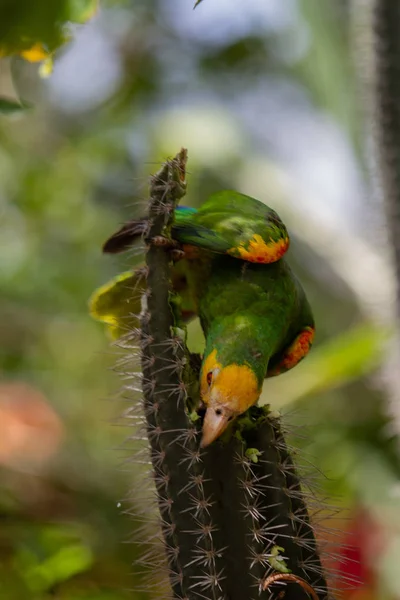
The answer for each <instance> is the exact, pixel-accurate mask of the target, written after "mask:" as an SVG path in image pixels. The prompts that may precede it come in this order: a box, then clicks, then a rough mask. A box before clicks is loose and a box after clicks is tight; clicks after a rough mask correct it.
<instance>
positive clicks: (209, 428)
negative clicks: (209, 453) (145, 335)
mask: <svg viewBox="0 0 400 600" xmlns="http://www.w3.org/2000/svg"><path fill="white" fill-rule="evenodd" d="M233 417H234V413H233V412H232V411H231V410H229V409H227V408H225V407H217V408H215V407H213V406H209V407H208V408H207V410H206V414H205V416H204V422H203V436H202V438H201V442H200V447H201V448H205V447H206V446H209V445H210V444H211V443H212V442H214V440H216V439H217V438H219V436H220V435H221V433H223V432H224V431H225V429H226V428H227V427H228V425H229V423H230V422H231V421H232V419H233Z"/></svg>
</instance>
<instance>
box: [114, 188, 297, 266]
mask: <svg viewBox="0 0 400 600" xmlns="http://www.w3.org/2000/svg"><path fill="white" fill-rule="evenodd" d="M147 231H148V221H147V219H138V220H136V221H130V222H128V223H125V224H124V225H123V226H122V227H121V228H120V229H119V230H118V231H117V232H116V233H114V234H113V235H112V236H111V237H110V238H109V239H108V240H107V241H106V242H105V244H104V246H103V251H104V252H106V253H117V252H122V251H124V250H126V249H127V248H129V247H130V246H132V245H134V244H135V243H136V242H137V241H138V240H139V239H140V238H141V237H142V236H145V235H146V233H147ZM172 237H173V238H174V239H175V240H176V241H178V242H180V243H181V244H183V245H184V246H185V245H186V246H196V247H198V248H204V249H205V250H210V251H211V252H217V253H221V254H229V255H230V256H235V257H236V258H241V259H243V260H247V261H250V262H255V263H271V262H276V261H277V260H279V259H280V258H282V256H283V255H284V254H285V252H286V250H287V249H288V247H289V235H288V232H287V230H286V227H285V225H284V224H283V223H282V221H281V220H280V218H279V216H278V215H277V214H276V212H275V211H274V210H272V209H271V208H269V206H267V205H266V204H264V203H263V202H260V201H259V200H256V199H255V198H251V197H250V196H245V195H244V194H239V193H238V192H234V191H230V190H226V191H222V192H218V193H216V194H214V195H212V196H211V197H210V198H209V199H208V200H207V201H206V202H205V203H204V204H203V205H202V206H201V207H200V209H199V210H196V209H194V208H190V207H187V206H178V207H177V209H176V211H175V222H174V225H173V227H172Z"/></svg>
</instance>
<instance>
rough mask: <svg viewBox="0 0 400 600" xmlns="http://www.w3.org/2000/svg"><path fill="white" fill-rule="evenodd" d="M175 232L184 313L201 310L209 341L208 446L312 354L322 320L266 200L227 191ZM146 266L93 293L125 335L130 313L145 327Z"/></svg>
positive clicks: (123, 239) (93, 305) (186, 215)
mask: <svg viewBox="0 0 400 600" xmlns="http://www.w3.org/2000/svg"><path fill="white" fill-rule="evenodd" d="M147 229H148V222H147V221H146V219H142V220H137V221H132V222H130V223H127V224H126V225H124V226H123V227H122V228H121V229H120V230H119V231H117V232H116V233H115V234H114V235H112V236H111V237H110V238H109V239H108V240H107V242H106V243H105V245H104V247H103V250H104V252H108V253H116V252H121V251H123V250H125V249H126V248H128V247H129V246H131V245H132V244H133V243H135V241H137V239H138V238H139V237H140V236H141V235H143V234H145V233H146V231H147ZM172 239H173V240H175V241H176V242H178V243H179V245H180V247H181V248H182V250H183V258H181V259H180V260H179V261H177V262H175V263H174V264H173V267H172V284H173V287H174V290H175V291H176V292H177V293H178V294H179V296H180V297H181V309H182V317H183V319H184V320H188V319H190V318H191V317H194V316H198V317H199V318H200V322H201V326H202V329H203V332H204V336H205V340H206V346H205V350H204V355H203V360H202V367H201V372H200V391H201V397H202V400H203V402H204V404H205V405H206V414H205V417H204V422H203V437H202V442H201V443H202V445H203V446H207V445H208V444H210V443H211V442H213V441H214V440H215V439H216V438H218V437H219V436H220V435H221V433H222V432H223V431H224V430H225V429H226V428H227V426H228V424H229V423H230V422H231V421H232V420H233V419H234V418H236V417H237V416H238V415H240V414H242V413H244V412H245V411H246V410H247V409H248V408H250V407H251V406H252V405H253V404H255V403H256V402H257V400H258V399H259V396H260V393H261V390H262V385H263V382H264V379H265V378H266V377H271V376H273V375H278V374H279V373H283V372H285V371H287V370H289V369H291V368H292V367H294V366H295V365H296V364H297V363H298V362H299V361H300V360H301V359H302V358H304V356H305V355H306V354H307V353H308V351H309V349H310V347H311V344H312V342H313V338H314V319H313V316H312V312H311V308H310V305H309V303H308V301H307V298H306V296H305V293H304V291H303V288H302V286H301V285H300V283H299V281H298V280H297V279H296V277H295V275H294V274H293V272H292V270H291V269H290V267H289V266H288V264H287V262H286V260H285V259H284V258H283V255H284V254H285V252H286V250H287V249H288V247H289V236H288V233H287V230H286V227H285V226H284V224H283V223H282V221H281V220H280V218H279V216H278V215H277V214H276V212H274V211H273V210H272V209H271V208H269V207H268V206H266V205H265V204H264V203H262V202H260V201H258V200H256V199H254V198H251V197H249V196H245V195H243V194H240V193H238V192H235V191H222V192H218V193H216V194H214V195H212V196H211V197H210V198H209V199H208V200H207V201H206V202H205V203H204V204H203V205H202V206H201V207H200V208H199V209H198V210H196V209H194V208H189V207H184V206H178V207H177V209H176V212H175V221H174V224H173V227H172ZM140 273H141V272H140V271H139V272H138V273H131V272H129V273H124V274H122V275H120V276H118V277H117V278H116V279H114V280H113V281H111V282H110V283H109V284H106V285H105V286H103V287H102V288H100V289H99V290H97V291H96V292H95V293H94V295H93V296H92V298H91V300H90V309H91V313H92V315H93V316H94V317H95V318H97V319H100V320H102V321H105V322H106V323H108V324H109V325H110V326H111V327H112V328H113V330H114V334H115V336H118V335H119V334H121V333H123V330H124V319H125V320H126V319H128V321H126V324H127V326H129V327H132V325H135V324H133V323H132V320H133V319H134V317H133V316H132V315H134V314H138V313H139V312H140V307H139V300H138V299H136V300H133V298H134V296H133V294H132V288H134V287H137V286H141V287H142V286H143V285H145V282H144V280H142V278H141V276H140ZM135 303H136V305H134V304H135ZM129 315H131V316H129ZM129 319H130V321H129ZM136 325H137V323H136Z"/></svg>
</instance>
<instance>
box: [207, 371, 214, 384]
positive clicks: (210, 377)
mask: <svg viewBox="0 0 400 600" xmlns="http://www.w3.org/2000/svg"><path fill="white" fill-rule="evenodd" d="M212 378H213V374H212V371H209V372H208V373H207V385H211V383H212Z"/></svg>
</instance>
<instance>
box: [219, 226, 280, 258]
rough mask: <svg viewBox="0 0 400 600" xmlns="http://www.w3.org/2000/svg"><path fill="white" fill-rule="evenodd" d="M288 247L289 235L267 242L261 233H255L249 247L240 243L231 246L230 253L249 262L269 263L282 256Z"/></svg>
mask: <svg viewBox="0 0 400 600" xmlns="http://www.w3.org/2000/svg"><path fill="white" fill-rule="evenodd" d="M288 247H289V238H288V237H286V238H281V239H280V240H278V241H273V240H270V241H269V242H268V243H267V242H265V241H264V240H263V238H262V237H261V235H258V233H255V234H254V235H253V237H252V239H251V240H250V241H249V244H248V246H247V248H245V246H244V244H240V246H237V247H236V248H230V249H229V250H228V254H231V255H233V256H239V257H240V258H243V259H244V260H247V261H249V262H254V263H264V264H268V263H272V262H276V261H277V260H279V259H280V258H282V256H283V255H284V254H285V252H286V250H287V249H288Z"/></svg>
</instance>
